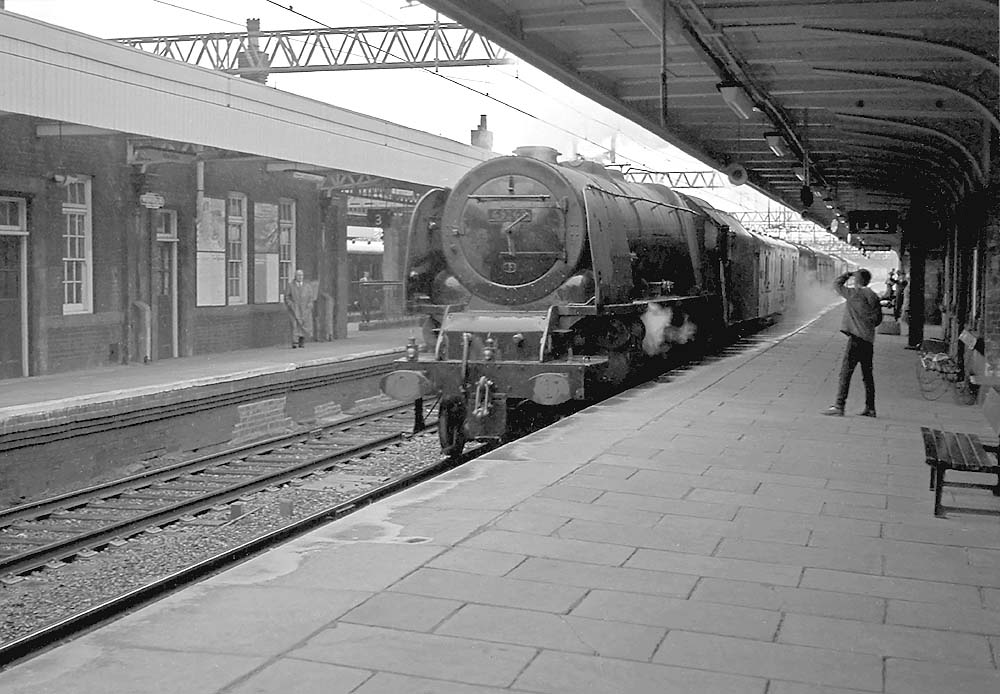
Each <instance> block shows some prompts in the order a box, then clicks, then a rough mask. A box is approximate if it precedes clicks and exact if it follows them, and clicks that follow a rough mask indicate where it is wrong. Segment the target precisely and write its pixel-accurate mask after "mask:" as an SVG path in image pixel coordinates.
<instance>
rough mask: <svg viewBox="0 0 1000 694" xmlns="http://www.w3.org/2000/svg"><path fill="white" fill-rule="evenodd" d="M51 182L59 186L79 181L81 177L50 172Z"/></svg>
mask: <svg viewBox="0 0 1000 694" xmlns="http://www.w3.org/2000/svg"><path fill="white" fill-rule="evenodd" d="M52 182H53V183H55V184H57V185H60V186H71V185H73V184H74V183H81V182H82V179H81V178H80V177H79V176H72V175H69V174H52Z"/></svg>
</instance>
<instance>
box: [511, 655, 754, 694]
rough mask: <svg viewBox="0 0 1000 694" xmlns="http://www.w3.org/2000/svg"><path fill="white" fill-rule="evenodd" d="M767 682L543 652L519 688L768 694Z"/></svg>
mask: <svg viewBox="0 0 1000 694" xmlns="http://www.w3.org/2000/svg"><path fill="white" fill-rule="evenodd" d="M766 686H767V682H766V680H764V679H762V678H755V677H745V676H739V675H729V674H724V673H718V672H708V671H706V670H699V669H693V668H687V667H670V666H664V665H657V664H651V663H634V662H628V661H623V660H620V659H616V658H601V657H597V656H584V655H574V654H568V653H557V652H551V651H543V652H542V653H540V654H539V656H538V657H537V658H536V659H534V660H533V661H532V662H531V664H530V665H529V666H528V667H527V668H526V669H525V671H524V672H523V673H522V674H521V675H520V676H519V677H518V678H517V681H516V682H515V687H516V688H517V689H522V690H527V691H531V692H543V693H545V694H566V693H568V692H573V693H574V694H575V693H579V694H608V692H628V693H629V694H691V693H692V692H712V694H764V689H765V687H766Z"/></svg>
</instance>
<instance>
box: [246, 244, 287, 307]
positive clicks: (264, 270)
mask: <svg viewBox="0 0 1000 694" xmlns="http://www.w3.org/2000/svg"><path fill="white" fill-rule="evenodd" d="M280 298H281V296H280V295H279V294H278V254H277V253H264V254H260V253H258V254H256V255H254V257H253V300H254V302H255V303H258V304H266V303H276V302H277V301H278V300H279V299H280Z"/></svg>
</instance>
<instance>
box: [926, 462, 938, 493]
mask: <svg viewBox="0 0 1000 694" xmlns="http://www.w3.org/2000/svg"><path fill="white" fill-rule="evenodd" d="M929 467H930V469H931V484H930V486H929V487H927V488H928V489H930V490H931V491H934V475H936V474H937V470H935V469H934V466H933V465H930V466H929Z"/></svg>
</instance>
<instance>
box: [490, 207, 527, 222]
mask: <svg viewBox="0 0 1000 694" xmlns="http://www.w3.org/2000/svg"><path fill="white" fill-rule="evenodd" d="M531 212H532V211H531V210H528V209H524V208H523V207H491V208H490V210H489V216H488V217H487V219H489V221H491V222H501V223H506V222H513V221H514V220H520V221H522V222H530V221H531Z"/></svg>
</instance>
